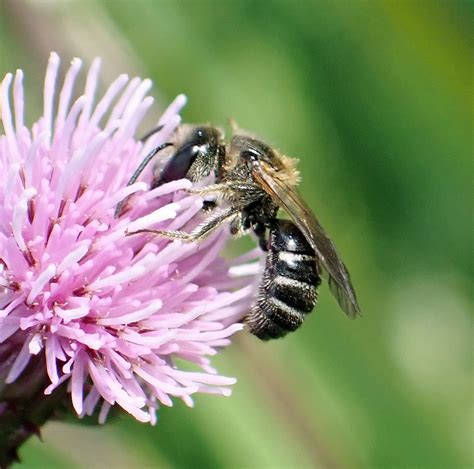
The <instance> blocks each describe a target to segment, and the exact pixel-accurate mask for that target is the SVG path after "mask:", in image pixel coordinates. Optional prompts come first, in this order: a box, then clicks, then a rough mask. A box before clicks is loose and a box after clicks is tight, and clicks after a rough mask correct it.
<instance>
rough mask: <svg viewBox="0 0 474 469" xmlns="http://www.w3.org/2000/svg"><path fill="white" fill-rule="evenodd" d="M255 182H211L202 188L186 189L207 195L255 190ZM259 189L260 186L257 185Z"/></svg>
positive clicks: (191, 192) (192, 192)
mask: <svg viewBox="0 0 474 469" xmlns="http://www.w3.org/2000/svg"><path fill="white" fill-rule="evenodd" d="M255 188H256V186H255V184H246V183H242V182H224V183H220V184H211V185H209V186H206V187H203V188H201V189H193V188H190V189H186V191H187V192H189V193H190V194H197V195H207V194H222V195H225V194H228V193H230V194H233V193H235V192H246V191H255ZM257 189H258V187H257Z"/></svg>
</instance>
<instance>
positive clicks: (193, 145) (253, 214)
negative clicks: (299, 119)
mask: <svg viewBox="0 0 474 469" xmlns="http://www.w3.org/2000/svg"><path fill="white" fill-rule="evenodd" d="M178 134H179V138H175V139H174V140H173V142H172V145H173V146H174V151H173V152H172V154H171V156H170V158H169V159H168V161H167V163H166V165H165V166H164V168H163V169H162V171H160V172H159V173H158V174H156V175H155V176H154V178H153V182H152V187H157V186H159V185H161V184H163V183H165V182H169V181H171V180H175V179H180V178H183V177H186V178H189V179H191V180H192V181H194V182H195V181H198V180H201V179H202V178H204V177H206V176H208V175H210V174H214V176H215V183H214V184H210V185H208V186H205V187H203V188H201V189H193V190H191V191H192V192H193V193H197V194H200V195H202V196H206V195H213V196H214V197H216V200H217V202H216V204H217V208H216V209H214V210H211V211H210V214H209V216H208V217H207V218H206V219H205V221H204V222H203V223H201V224H200V225H199V226H198V227H196V228H195V229H194V230H193V231H191V232H190V233H187V232H183V231H160V230H141V231H140V232H148V233H155V234H158V235H160V236H163V237H166V238H169V239H182V240H184V241H189V242H192V241H199V240H201V239H203V238H204V237H206V236H207V235H209V234H210V233H211V232H213V231H214V230H215V229H216V228H218V227H220V226H222V225H223V224H228V225H229V228H230V232H231V234H233V235H241V234H244V233H247V232H249V231H253V233H255V235H256V236H257V238H258V242H259V246H260V247H261V249H262V250H263V251H265V252H267V257H266V263H265V269H264V272H263V275H262V280H261V283H260V286H259V293H258V298H257V301H256V303H255V305H254V306H253V308H252V309H251V311H250V312H249V313H248V314H247V315H246V317H245V318H244V322H245V323H246V324H247V325H248V327H249V330H250V332H251V333H252V334H254V335H256V336H257V337H259V338H260V339H263V340H268V339H274V338H279V337H283V336H284V335H286V334H287V333H288V332H290V331H294V330H296V329H297V328H298V327H299V326H300V325H301V324H302V323H303V321H304V319H305V317H306V315H307V314H309V313H310V312H311V311H312V310H313V308H314V306H315V305H316V302H317V287H318V286H319V284H320V283H321V276H322V273H323V271H325V272H326V273H327V275H328V283H329V288H330V290H331V292H332V294H333V295H334V297H335V298H336V300H337V302H338V303H339V306H340V308H341V309H342V310H343V311H344V313H346V314H347V315H348V316H349V317H351V318H353V317H356V316H357V315H358V314H360V308H359V305H358V303H357V298H356V294H355V291H354V288H353V286H352V283H351V280H350V275H349V272H348V270H347V268H346V266H345V265H344V263H343V262H342V260H341V259H340V257H339V255H338V253H337V251H336V248H335V246H334V244H333V242H332V241H331V240H330V239H329V237H328V236H327V234H326V233H325V231H324V229H323V228H322V226H321V225H320V223H319V222H318V220H317V219H316V217H315V215H314V214H313V212H312V211H311V209H310V208H309V207H308V205H307V204H306V203H305V202H304V200H303V199H302V198H301V196H300V195H299V193H298V191H297V189H296V186H297V184H298V182H299V173H298V171H297V170H296V160H294V159H292V158H289V157H287V156H285V155H282V154H280V153H279V152H278V151H276V150H275V149H273V148H272V147H270V146H269V145H267V144H265V143H264V142H262V141H261V140H259V139H257V138H254V137H253V136H250V135H247V134H245V133H243V132H241V131H235V133H234V135H233V137H232V139H231V141H230V143H228V144H227V145H225V144H224V140H223V136H222V132H221V131H220V130H219V129H217V128H215V127H212V126H203V125H197V126H190V125H187V126H182V128H180V129H178ZM160 149H161V148H160ZM160 149H158V151H160ZM155 153H157V151H155ZM150 159H151V158H150ZM145 160H146V159H145ZM144 163H145V161H144ZM144 163H142V165H140V168H139V169H138V170H137V172H138V174H139V172H141V171H142V170H143V167H144V166H145V165H144ZM137 172H136V173H135V174H134V176H133V177H132V180H133V181H135V180H136V178H137V177H138V174H137ZM280 208H281V209H283V210H285V211H286V212H287V214H288V215H289V217H290V219H291V220H283V219H279V218H277V213H278V210H279V209H280Z"/></svg>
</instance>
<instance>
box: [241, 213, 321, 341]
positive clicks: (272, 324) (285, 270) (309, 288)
mask: <svg viewBox="0 0 474 469" xmlns="http://www.w3.org/2000/svg"><path fill="white" fill-rule="evenodd" d="M320 283H321V277H320V275H319V264H317V260H316V254H315V252H314V250H313V249H312V248H311V246H310V245H309V243H308V241H307V240H306V238H305V237H304V235H303V233H301V231H300V230H299V229H298V227H297V226H296V225H295V224H294V223H293V222H291V221H289V220H278V219H275V220H274V221H273V222H272V224H271V226H270V234H269V240H268V255H267V259H266V264H265V271H264V273H263V276H262V282H261V284H260V287H259V293H258V299H257V303H256V305H255V306H254V307H253V308H252V310H251V312H250V313H249V315H248V316H247V317H246V318H245V322H246V323H247V324H248V326H249V328H250V332H251V333H252V334H255V335H256V336H257V337H258V338H260V339H263V340H268V339H276V338H278V337H283V336H284V335H285V334H287V333H288V332H290V331H294V330H296V329H298V327H299V326H300V325H301V324H302V323H303V321H304V319H305V317H306V315H307V314H308V313H310V312H311V311H312V310H313V308H314V306H315V305H316V302H317V291H316V289H317V287H318V285H319V284H320Z"/></svg>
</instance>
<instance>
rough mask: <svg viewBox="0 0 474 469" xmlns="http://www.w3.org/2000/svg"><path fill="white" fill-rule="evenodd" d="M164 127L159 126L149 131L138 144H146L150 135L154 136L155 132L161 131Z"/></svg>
mask: <svg viewBox="0 0 474 469" xmlns="http://www.w3.org/2000/svg"><path fill="white" fill-rule="evenodd" d="M163 127H164V125H159V126H158V127H155V128H154V129H151V130H150V131H149V132H147V133H146V134H145V135H144V136H143V137H142V138H141V139H140V142H142V143H143V142H146V141H147V140H148V139H149V138H150V137H151V136H152V135H155V134H156V133H157V132H159V131H160V130H161V129H163Z"/></svg>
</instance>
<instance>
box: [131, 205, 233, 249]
mask: <svg viewBox="0 0 474 469" xmlns="http://www.w3.org/2000/svg"><path fill="white" fill-rule="evenodd" d="M238 213H239V212H238V210H236V209H234V208H229V209H227V210H225V211H223V212H219V213H218V214H217V215H215V216H213V217H209V218H208V219H207V220H205V221H204V222H203V223H201V224H200V225H199V226H197V227H196V228H195V229H194V230H193V231H191V233H186V232H185V231H161V230H138V231H134V232H133V233H128V234H127V236H129V235H133V234H137V233H153V234H157V235H158V236H161V237H163V238H168V239H181V240H183V241H185V242H187V243H192V242H195V241H201V240H202V239H204V238H206V237H207V236H209V235H210V234H211V233H212V232H213V231H214V230H215V229H217V228H219V227H220V226H221V225H222V224H223V223H225V222H227V221H231V220H232V219H233V218H234V217H235V216H236V215H237V214H238Z"/></svg>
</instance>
